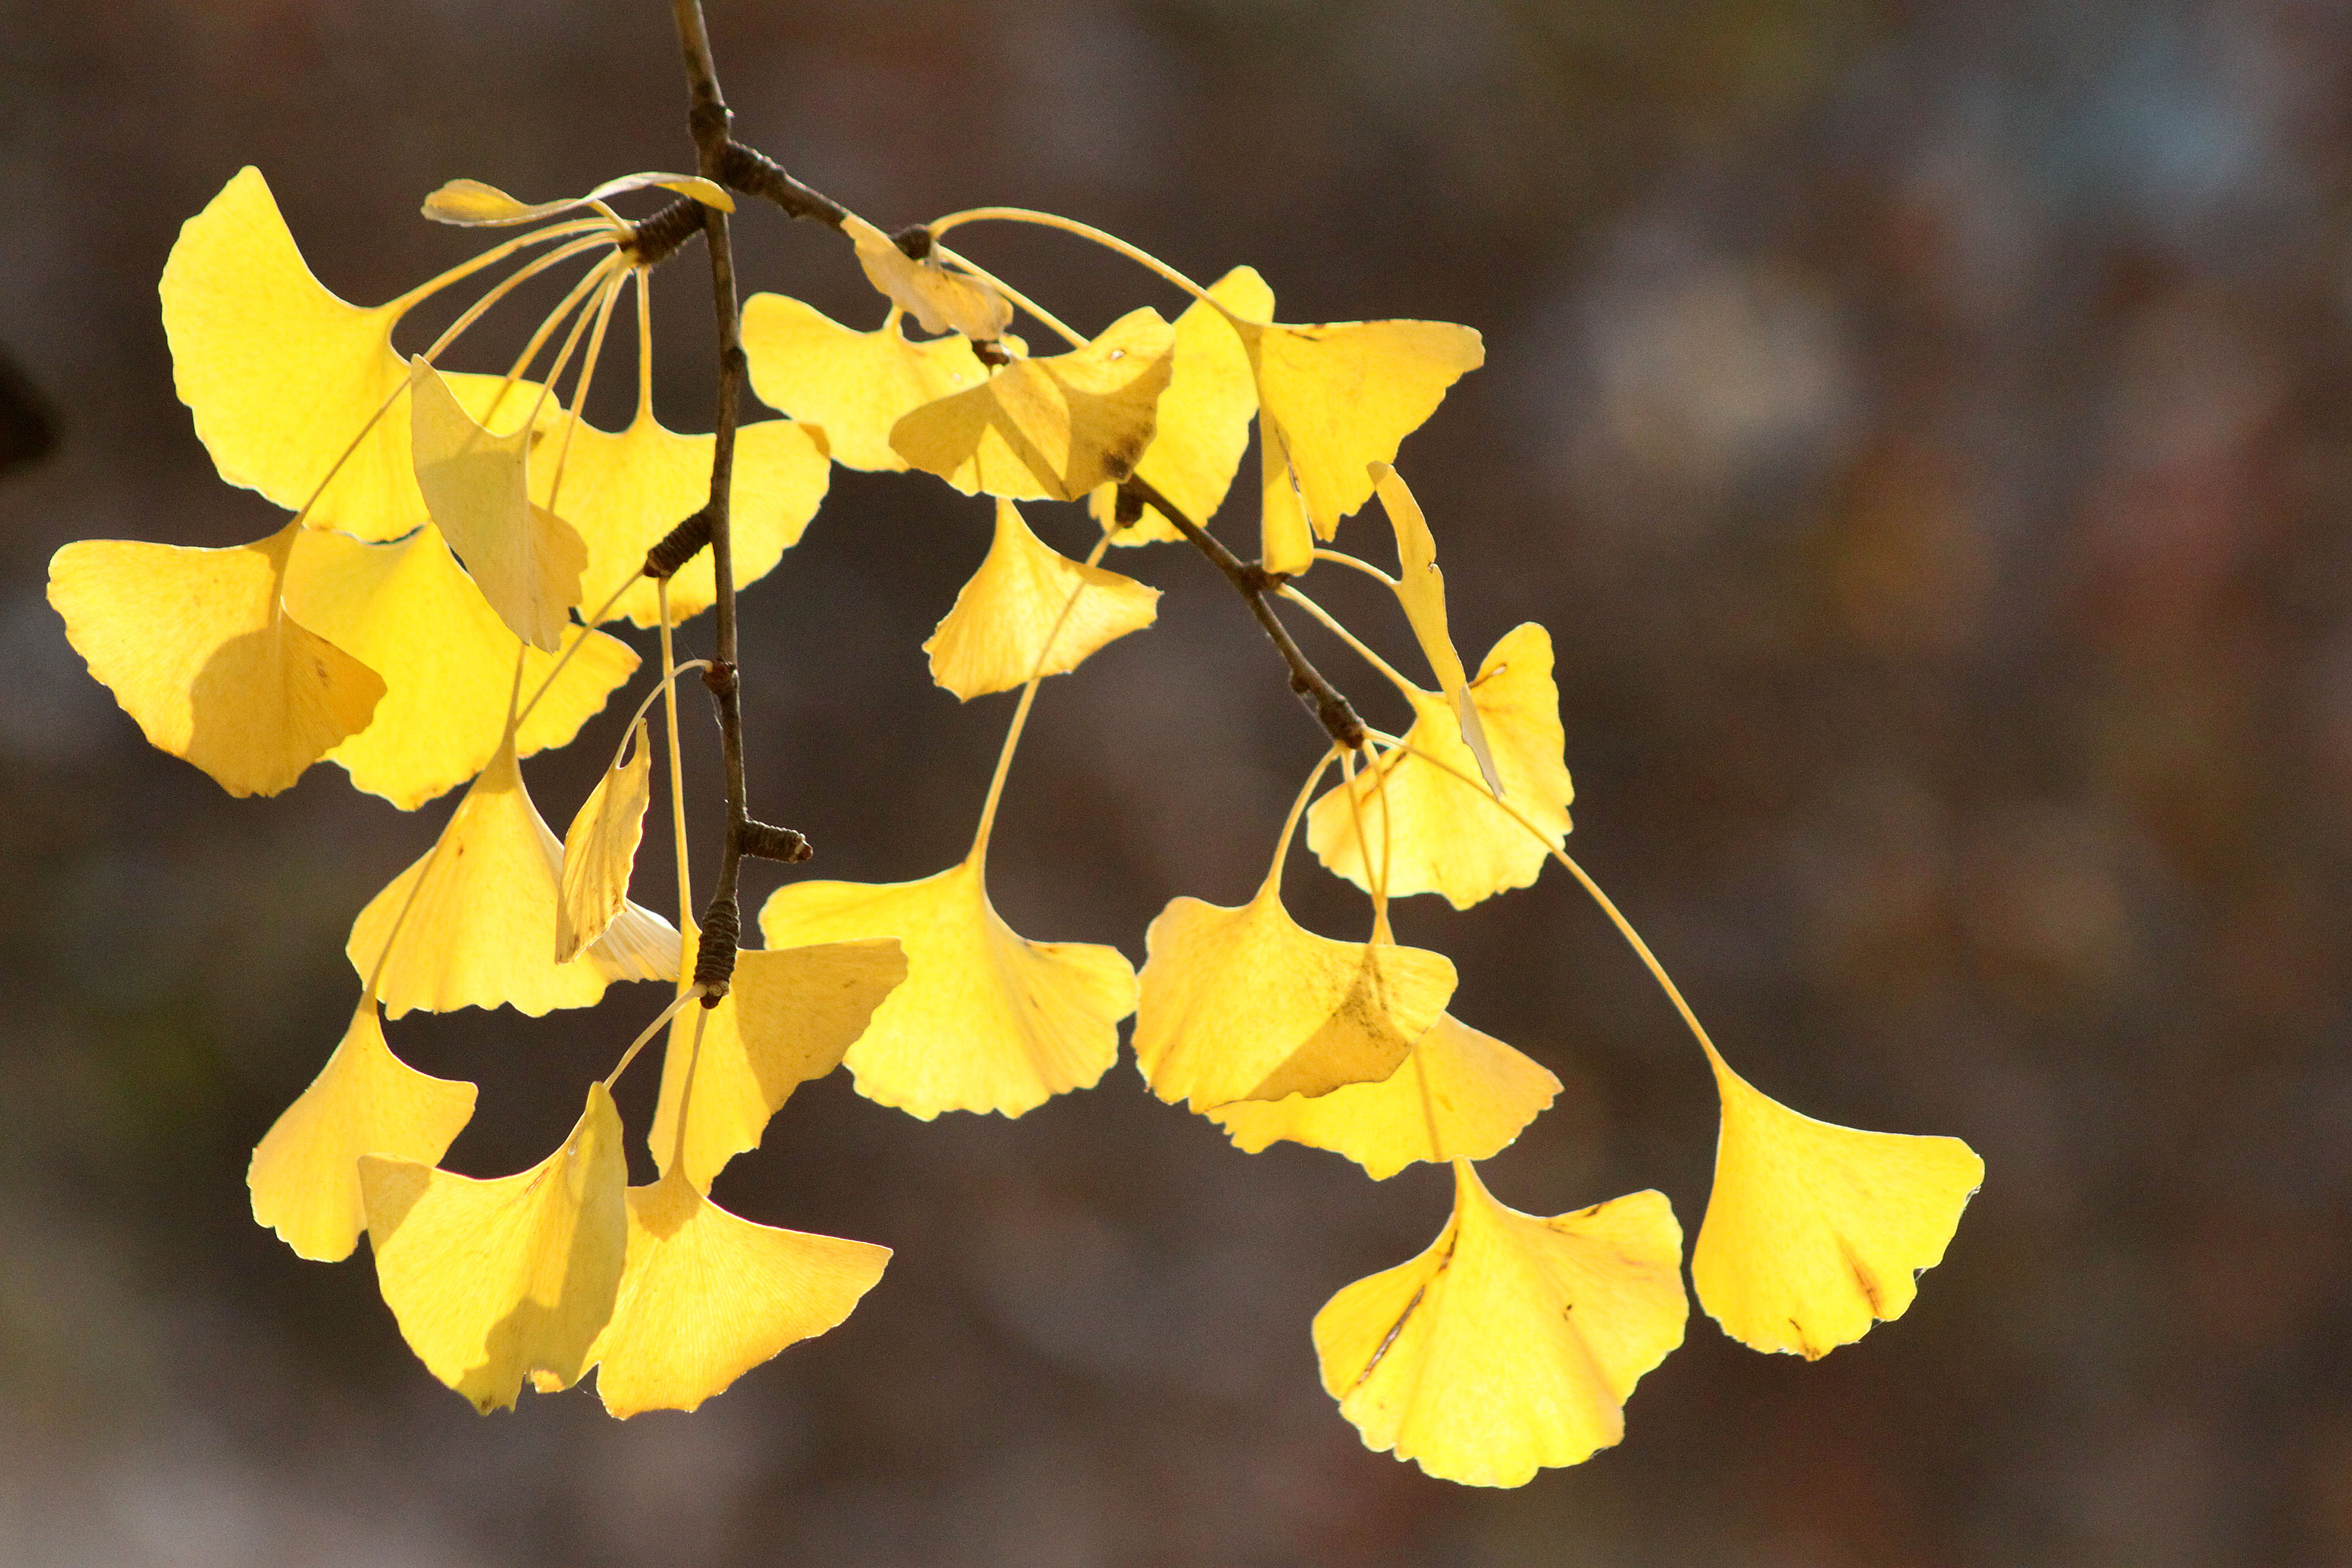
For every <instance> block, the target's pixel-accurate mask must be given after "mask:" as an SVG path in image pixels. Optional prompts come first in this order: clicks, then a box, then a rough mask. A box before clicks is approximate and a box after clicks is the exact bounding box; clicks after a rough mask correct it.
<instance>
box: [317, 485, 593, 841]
mask: <svg viewBox="0 0 2352 1568" xmlns="http://www.w3.org/2000/svg"><path fill="white" fill-rule="evenodd" d="M286 612H287V613H288V614H289V615H290V616H292V617H293V618H294V619H295V620H296V621H298V622H301V623H302V624H303V625H306V626H309V627H311V628H313V629H314V630H316V631H317V632H318V633H319V634H320V636H322V637H324V638H326V639H327V640H328V641H329V642H331V643H334V644H335V645H336V646H337V647H339V648H341V649H342V650H343V651H344V652H346V653H351V654H352V655H354V656H355V657H357V658H359V659H361V660H362V661H363V662H365V663H366V664H368V665H369V667H370V668H372V669H374V670H376V671H377V672H378V673H380V674H382V675H383V682H384V695H383V701H382V702H380V703H378V704H376V707H375V716H374V718H373V720H372V721H371V722H370V723H369V725H368V727H366V728H365V729H362V731H360V732H359V733H358V734H357V735H354V736H352V737H350V738H349V739H347V740H344V741H343V742H342V743H341V744H340V745H338V746H336V747H334V748H333V749H331V750H330V751H329V752H328V753H327V760H328V761H330V762H339V763H341V764H342V766H343V768H345V769H346V770H348V771H349V772H350V774H351V776H352V786H353V787H354V788H356V789H364V790H366V791H368V792H369V793H370V794H373V795H381V796H383V798H384V799H385V800H390V801H391V802H392V803H393V804H394V805H395V806H398V807H399V808H400V809H401V810H404V811H409V810H415V809H416V808H417V807H418V806H421V805H423V804H424V803H425V801H427V800H432V799H433V798H434V797H435V796H436V795H439V794H442V793H443V792H445V791H446V790H449V789H454V788H456V787H457V785H460V784H463V783H464V782H465V781H466V780H467V779H471V778H472V777H473V776H474V775H475V774H477V773H479V772H480V771H481V770H482V768H483V766H484V765H485V764H487V763H488V761H489V759H490V756H491V754H492V753H493V752H495V751H496V750H497V749H498V737H499V724H500V721H501V719H502V718H503V716H504V715H505V713H506V706H507V695H508V694H509V691H511V690H512V689H513V683H514V667H515V655H516V653H518V652H519V651H522V665H523V668H522V695H523V697H524V698H525V700H528V699H529V698H530V694H531V693H533V692H535V691H537V690H538V689H539V688H540V686H541V685H542V684H544V683H545V681H546V680H547V677H548V674H549V672H550V671H551V670H553V669H554V668H555V664H556V661H557V659H558V658H559V657H561V654H560V653H543V652H541V650H539V649H537V648H531V649H529V650H528V651H523V645H522V641H521V639H520V638H518V637H517V636H516V635H515V634H514V633H513V632H510V631H509V630H508V629H507V626H506V623H505V622H502V621H500V620H499V617H498V612H496V611H494V610H492V609H491V608H490V606H489V601H488V600H486V599H484V598H483V597H482V591H481V590H480V589H478V588H477V587H476V586H475V585H474V580H473V579H472V578H470V577H468V576H467V575H466V573H465V571H464V570H463V569H462V568H460V567H459V566H458V565H457V559H456V558H455V557H454V556H452V555H451V554H450V553H449V547H448V545H447V544H446V543H445V542H443V540H442V538H441V530H440V529H438V528H435V527H434V526H433V525H432V524H431V523H426V524H425V526H424V527H423V528H419V529H417V530H416V532H415V533H413V534H411V535H409V536H408V537H407V538H404V539H399V540H396V541H394V542H393V543H390V544H366V543H363V542H362V541H360V540H358V539H354V538H350V537H349V536H348V535H344V534H335V533H321V532H319V531H317V530H311V531H310V532H307V533H305V534H304V535H303V536H302V538H300V539H299V541H298V542H297V544H296V547H295V549H294V553H293V558H292V559H291V560H290V561H289V563H288V565H287V570H286ZM583 639H584V640H585V641H586V643H587V646H585V647H583V648H582V649H581V650H580V651H579V652H578V653H574V654H573V655H572V658H571V659H570V661H569V662H567V663H566V664H564V665H563V671H562V674H559V675H557V676H556V677H555V685H553V686H552V687H551V688H550V689H549V690H548V693H547V695H545V696H543V697H541V699H540V701H539V705H538V706H536V707H533V708H532V709H531V710H530V713H529V714H528V715H527V716H525V717H524V719H523V721H522V727H521V728H520V730H519V731H518V732H517V733H516V736H515V750H516V752H517V754H518V755H520V756H523V757H529V756H530V755H532V754H533V753H534V752H538V751H541V750H546V749H549V748H551V747H561V746H567V745H569V744H571V741H572V737H573V736H575V735H577V734H579V733H580V727H581V726H582V725H583V724H584V723H586V722H587V720H588V717H589V716H590V715H592V714H593V713H595V712H597V711H598V710H599V709H600V708H602V707H603V706H604V702H605V699H606V698H608V697H609V696H611V695H612V693H613V690H614V687H616V686H618V685H620V684H621V683H622V682H623V681H625V680H627V679H628V678H629V676H630V674H632V673H633V672H634V671H635V669H636V667H637V655H636V654H635V653H634V652H633V651H632V650H631V649H630V648H629V647H628V645H627V644H626V643H620V642H617V641H615V640H614V639H613V638H611V637H608V636H606V635H605V634H604V632H591V631H589V630H588V629H587V628H585V627H582V626H571V627H567V628H565V630H564V633H563V640H564V645H565V646H566V647H569V646H571V645H572V643H575V642H579V641H582V640H583Z"/></svg>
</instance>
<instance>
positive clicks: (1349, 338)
mask: <svg viewBox="0 0 2352 1568" xmlns="http://www.w3.org/2000/svg"><path fill="white" fill-rule="evenodd" d="M1228 319H1230V320H1232V322H1233V325H1234V331H1236V332H1238V333H1240V334H1241V339H1242V345H1243V347H1244V349H1246V350H1248V352H1249V358H1250V366H1251V368H1252V370H1254V371H1255V372H1256V375H1257V402H1258V450H1259V455H1260V457H1261V458H1262V483H1261V498H1262V500H1263V503H1264V507H1265V511H1264V517H1263V525H1262V526H1263V527H1264V529H1265V569H1266V570H1268V571H1285V572H1294V573H1295V572H1301V571H1305V570H1307V568H1308V567H1309V566H1311V565H1312V564H1314V551H1315V541H1316V540H1317V539H1318V538H1321V539H1328V538H1331V537H1332V535H1334V534H1336V533H1337V532H1338V531H1339V519H1340V518H1341V517H1346V516H1347V515H1348V514H1349V513H1350V512H1352V511H1354V510H1355V509H1356V508H1357V507H1360V506H1362V505H1363V504H1364V503H1365V502H1366V501H1367V500H1369V499H1370V497H1371V494H1372V480H1371V476H1370V474H1369V473H1368V472H1367V471H1366V468H1367V465H1370V464H1373V463H1391V462H1394V461H1395V460H1396V455H1397V447H1398V445H1399V444H1401V443H1402V441H1403V440H1404V438H1405V437H1406V436H1408V435H1410V434H1412V433H1413V432H1414V431H1415V430H1418V429H1419V428H1420V427H1421V423H1422V422H1423V420H1425V419H1427V418H1428V417H1429V416H1430V415H1431V414H1433V413H1436V412H1437V405H1438V404H1439V403H1440V402H1443V401H1444V397H1445V389H1446V388H1448V387H1450V386H1452V385H1453V384H1454V382H1456V381H1457V380H1459V379H1460V378H1461V377H1462V375H1463V374H1464V372H1465V371H1475V370H1476V369H1477V368H1478V367H1479V366H1480V365H1482V364H1485V363H1486V346H1485V345H1484V344H1483V343H1482V342H1480V340H1479V338H1478V334H1477V333H1476V332H1475V331H1473V330H1471V329H1469V328H1467V327H1457V326H1455V325H1454V324H1453V323H1452V322H1450V321H1335V322H1331V323H1329V324H1328V325H1324V326H1315V327H1290V326H1281V325H1276V324H1272V323H1267V322H1260V321H1249V320H1244V319H1242V318H1241V317H1240V315H1239V314H1238V313H1235V314H1234V315H1233V316H1230V317H1229V318H1228Z"/></svg>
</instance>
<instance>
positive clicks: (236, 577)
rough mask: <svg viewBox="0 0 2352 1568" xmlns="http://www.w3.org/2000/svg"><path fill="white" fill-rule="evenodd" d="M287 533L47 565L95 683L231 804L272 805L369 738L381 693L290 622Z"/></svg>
mask: <svg viewBox="0 0 2352 1568" xmlns="http://www.w3.org/2000/svg"><path fill="white" fill-rule="evenodd" d="M300 533H301V530H300V529H299V528H295V527H293V526H292V525H290V524H289V526H288V527H286V528H280V529H279V530H278V532H277V533H275V534H272V535H271V536H270V537H269V538H266V539H257V540H256V541H255V542H254V543H252V544H249V545H236V546H232V547H230V548H228V549H191V548H185V547H182V546H177V545H155V544H141V543H137V542H135V541H131V540H125V539H83V540H80V541H79V542H77V543H74V544H69V545H68V546H66V547H65V548H64V549H60V550H59V551H58V553H57V554H56V555H55V556H53V557H51V558H50V559H49V603H50V604H51V606H53V607H54V608H55V609H56V611H57V612H58V614H59V615H60V616H62V617H64V619H65V623H66V640H67V641H68V642H69V643H72V644H73V647H74V652H76V653H79V654H80V655H81V656H82V658H83V660H84V661H85V662H86V663H88V664H89V673H90V674H91V675H92V676H93V677H94V678H95V679H96V680H98V681H99V682H100V684H101V685H105V686H106V687H107V688H108V689H109V690H110V691H112V692H113V693H114V697H115V700H116V701H117V702H119V703H121V705H122V711H123V712H125V713H127V714H129V715H130V716H131V717H132V718H134V719H136V720H137V721H138V723H139V727H140V728H141V729H142V730H143V731H144V732H145V733H146V736H147V739H148V741H149V742H150V743H151V744H152V745H153V746H155V747H157V748H158V749H159V750H163V751H168V752H170V753H171V754H172V755H173V756H174V757H180V758H186V759H187V760H188V761H190V762H193V763H194V764H195V765H196V766H197V767H198V768H203V769H204V770H205V772H206V773H209V774H211V775H212V777H213V779H214V780H215V782H217V783H218V784H219V785H220V787H221V788H222V789H226V790H227V791H228V792H229V793H230V794H232V795H275V794H277V793H278V791H279V790H281V789H286V788H287V787H288V786H289V785H291V784H292V783H293V782H294V780H295V779H299V778H300V777H301V776H302V772H303V770H304V769H305V768H309V767H310V764H311V763H313V762H316V761H317V760H318V759H319V758H320V755H321V754H322V753H324V752H325V751H326V750H327V749H328V748H329V747H332V746H334V745H335V744H336V743H337V742H339V741H341V740H342V739H343V738H344V737H347V736H351V735H355V734H357V733H359V732H360V731H362V730H363V729H365V728H367V727H368V724H369V721H370V719H371V718H372V717H373V715H374V713H375V711H376V706H377V704H378V702H379V700H380V699H381V698H382V697H383V695H384V684H383V680H382V678H381V677H379V676H378V675H377V674H376V673H375V672H374V671H373V670H371V669H370V668H368V667H367V665H365V664H362V663H361V662H360V661H359V660H357V659H355V658H353V657H352V655H351V654H349V653H345V652H343V650H341V648H338V647H336V646H335V645H334V644H333V643H330V642H328V641H327V640H326V639H325V638H323V637H321V636H320V635H318V633H316V632H312V631H310V630H308V629H307V628H305V627H303V626H301V625H299V624H298V623H297V622H295V621H294V620H293V619H292V618H291V617H289V615H288V614H287V613H286V611H285V607H284V604H283V602H282V600H281V597H280V584H281V582H282V580H284V578H285V576H286V572H287V562H288V559H289V557H290V556H291V555H292V554H293V553H294V550H295V549H296V546H297V544H298V542H299V541H298V536H299V534H300Z"/></svg>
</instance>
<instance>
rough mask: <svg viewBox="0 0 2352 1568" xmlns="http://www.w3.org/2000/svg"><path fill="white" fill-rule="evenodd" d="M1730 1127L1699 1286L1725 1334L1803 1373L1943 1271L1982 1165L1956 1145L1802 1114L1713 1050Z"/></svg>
mask: <svg viewBox="0 0 2352 1568" xmlns="http://www.w3.org/2000/svg"><path fill="white" fill-rule="evenodd" d="M1708 1054H1709V1057H1710V1058H1711V1060H1712V1061H1713V1062H1714V1066H1715V1082H1716V1088H1717V1091H1718V1092H1720V1094H1721V1096H1722V1100H1723V1129H1722V1134H1721V1136H1720V1138H1719V1139H1718V1140H1717V1145H1716V1153H1715V1188H1714V1191H1713V1192H1712V1193H1711V1194H1710V1195H1709V1197H1708V1198H1707V1204H1706V1219H1705V1220H1703V1221H1702V1222H1701V1223H1700V1225H1699V1228H1698V1243H1697V1245H1696V1247H1694V1248H1693V1249H1692V1250H1691V1282H1692V1283H1693V1284H1694V1285H1696V1287H1697V1288H1698V1299H1699V1303H1700V1305H1702V1306H1704V1307H1705V1308H1706V1310H1707V1312H1708V1313H1709V1314H1711V1315H1712V1316H1713V1317H1714V1318H1715V1320H1716V1321H1717V1322H1719V1323H1721V1324H1722V1325H1723V1332H1724V1333H1727V1334H1729V1335H1730V1336H1731V1337H1732V1338H1734V1339H1736V1340H1738V1341H1739V1342H1740V1343H1742V1344H1745V1345H1748V1347H1750V1348H1751V1349H1755V1350H1763V1351H1793V1352H1796V1353H1797V1354H1801V1355H1803V1356H1804V1357H1805V1359H1807V1360H1808V1361H1812V1360H1817V1359H1819V1358H1820V1357H1822V1356H1824V1355H1827V1354H1829V1353H1830V1352H1831V1351H1832V1350H1834V1349H1836V1348H1837V1347H1838V1346H1839V1345H1842V1344H1847V1343H1852V1342H1853V1341H1854V1340H1858V1339H1860V1338H1861V1337H1862V1336H1863V1335H1864V1334H1865V1333H1868V1332H1869V1331H1870V1328H1871V1325H1872V1324H1873V1323H1874V1322H1878V1321H1879V1320H1881V1319H1886V1320H1892V1319H1895V1318H1899V1317H1901V1316H1902V1315H1903V1313H1904V1312H1905V1311H1906V1309H1908V1308H1909V1306H1910V1305H1911V1302H1912V1301H1913V1299H1914V1298H1916V1296H1917V1295H1918V1293H1919V1288H1918V1276H1919V1275H1920V1274H1922V1273H1924V1272H1926V1271H1927V1270H1929V1269H1932V1268H1934V1267H1935V1266H1936V1265H1937V1264H1938V1263H1940V1262H1942V1261H1943V1260H1944V1249H1945V1248H1946V1247H1948V1246H1949V1245H1950V1244H1951V1239H1952V1232H1953V1231H1954V1230H1956V1229H1957V1228H1958V1227H1959V1223H1960V1211H1961V1210H1962V1209H1963V1208H1966V1207H1968V1202H1969V1198H1970V1197H1974V1196H1975V1194H1976V1190H1977V1188H1978V1187H1979V1186H1980V1185H1982V1183H1983V1181H1984V1161H1982V1160H1981V1159H1979V1158H1978V1157H1977V1154H1976V1151H1975V1150H1973V1149H1971V1148H1969V1146H1968V1145H1966V1144H1964V1143H1962V1142H1960V1140H1959V1139H1958V1138H1938V1137H1916V1136H1912V1135H1909V1134H1901V1133H1867V1132H1863V1131H1860V1130H1858V1129H1856V1128H1853V1127H1840V1126H1836V1125H1834V1124H1831V1123H1828V1122H1817V1121H1815V1120H1813V1119H1812V1118H1811V1116H1804V1115H1800V1114H1799V1113H1796V1112H1794V1111H1791V1110H1790V1109H1789V1108H1788V1107H1787V1106H1785V1105H1783V1104H1781V1103H1779V1102H1778V1101H1776V1100H1773V1099H1770V1098H1769V1097H1768V1096H1766V1095H1764V1094H1762V1093H1760V1092H1758V1091H1757V1090H1756V1089H1755V1088H1753V1087H1752V1086H1750V1085H1749V1084H1748V1082H1747V1081H1746V1080H1745V1079H1743V1078H1741V1077H1740V1076H1739V1075H1738V1073H1736V1072H1734V1071H1731V1069H1730V1068H1729V1067H1728V1066H1727V1065H1725V1063H1724V1061H1723V1059H1722V1058H1721V1057H1720V1056H1716V1055H1715V1054H1714V1052H1713V1051H1709V1053H1708Z"/></svg>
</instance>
